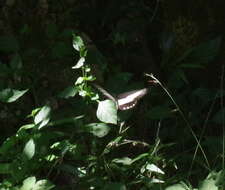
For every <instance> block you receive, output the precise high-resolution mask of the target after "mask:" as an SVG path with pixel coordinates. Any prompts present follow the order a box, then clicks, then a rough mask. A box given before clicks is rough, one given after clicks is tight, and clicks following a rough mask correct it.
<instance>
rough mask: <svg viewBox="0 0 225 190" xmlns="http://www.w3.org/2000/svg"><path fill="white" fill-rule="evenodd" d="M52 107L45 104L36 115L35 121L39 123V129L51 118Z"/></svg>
mask: <svg viewBox="0 0 225 190" xmlns="http://www.w3.org/2000/svg"><path fill="white" fill-rule="evenodd" d="M50 113H51V108H50V107H49V106H44V107H42V108H41V110H40V111H39V112H38V113H37V115H35V117H34V123H35V124H39V129H40V128H42V127H43V126H45V125H47V124H48V122H49V120H50Z"/></svg>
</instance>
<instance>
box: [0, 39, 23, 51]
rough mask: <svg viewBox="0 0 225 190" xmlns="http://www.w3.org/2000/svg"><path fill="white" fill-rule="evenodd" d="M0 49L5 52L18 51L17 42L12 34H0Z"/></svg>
mask: <svg viewBox="0 0 225 190" xmlns="http://www.w3.org/2000/svg"><path fill="white" fill-rule="evenodd" d="M0 51H3V52H6V53H9V52H18V51H19V44H18V41H17V39H16V38H15V37H14V36H1V37H0Z"/></svg>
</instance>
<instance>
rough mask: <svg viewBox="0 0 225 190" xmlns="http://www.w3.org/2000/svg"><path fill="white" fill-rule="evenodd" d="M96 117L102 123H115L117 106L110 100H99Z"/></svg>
mask: <svg viewBox="0 0 225 190" xmlns="http://www.w3.org/2000/svg"><path fill="white" fill-rule="evenodd" d="M97 118H98V119H99V120H100V121H102V122H104V123H112V124H117V108H116V104H115V103H114V102H113V101H112V100H104V101H101V102H99V104H98V109H97Z"/></svg>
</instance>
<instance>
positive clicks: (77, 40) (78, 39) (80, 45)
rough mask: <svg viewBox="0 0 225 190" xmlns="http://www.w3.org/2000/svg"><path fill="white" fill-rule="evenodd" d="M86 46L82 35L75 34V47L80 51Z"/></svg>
mask: <svg viewBox="0 0 225 190" xmlns="http://www.w3.org/2000/svg"><path fill="white" fill-rule="evenodd" d="M83 47H84V42H83V40H82V39H81V37H80V36H76V35H73V48H74V49H75V50H77V51H80V50H81V49H82V48H83Z"/></svg>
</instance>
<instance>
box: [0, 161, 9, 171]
mask: <svg viewBox="0 0 225 190" xmlns="http://www.w3.org/2000/svg"><path fill="white" fill-rule="evenodd" d="M10 173H11V164H8V163H4V164H2V163H0V174H10Z"/></svg>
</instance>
